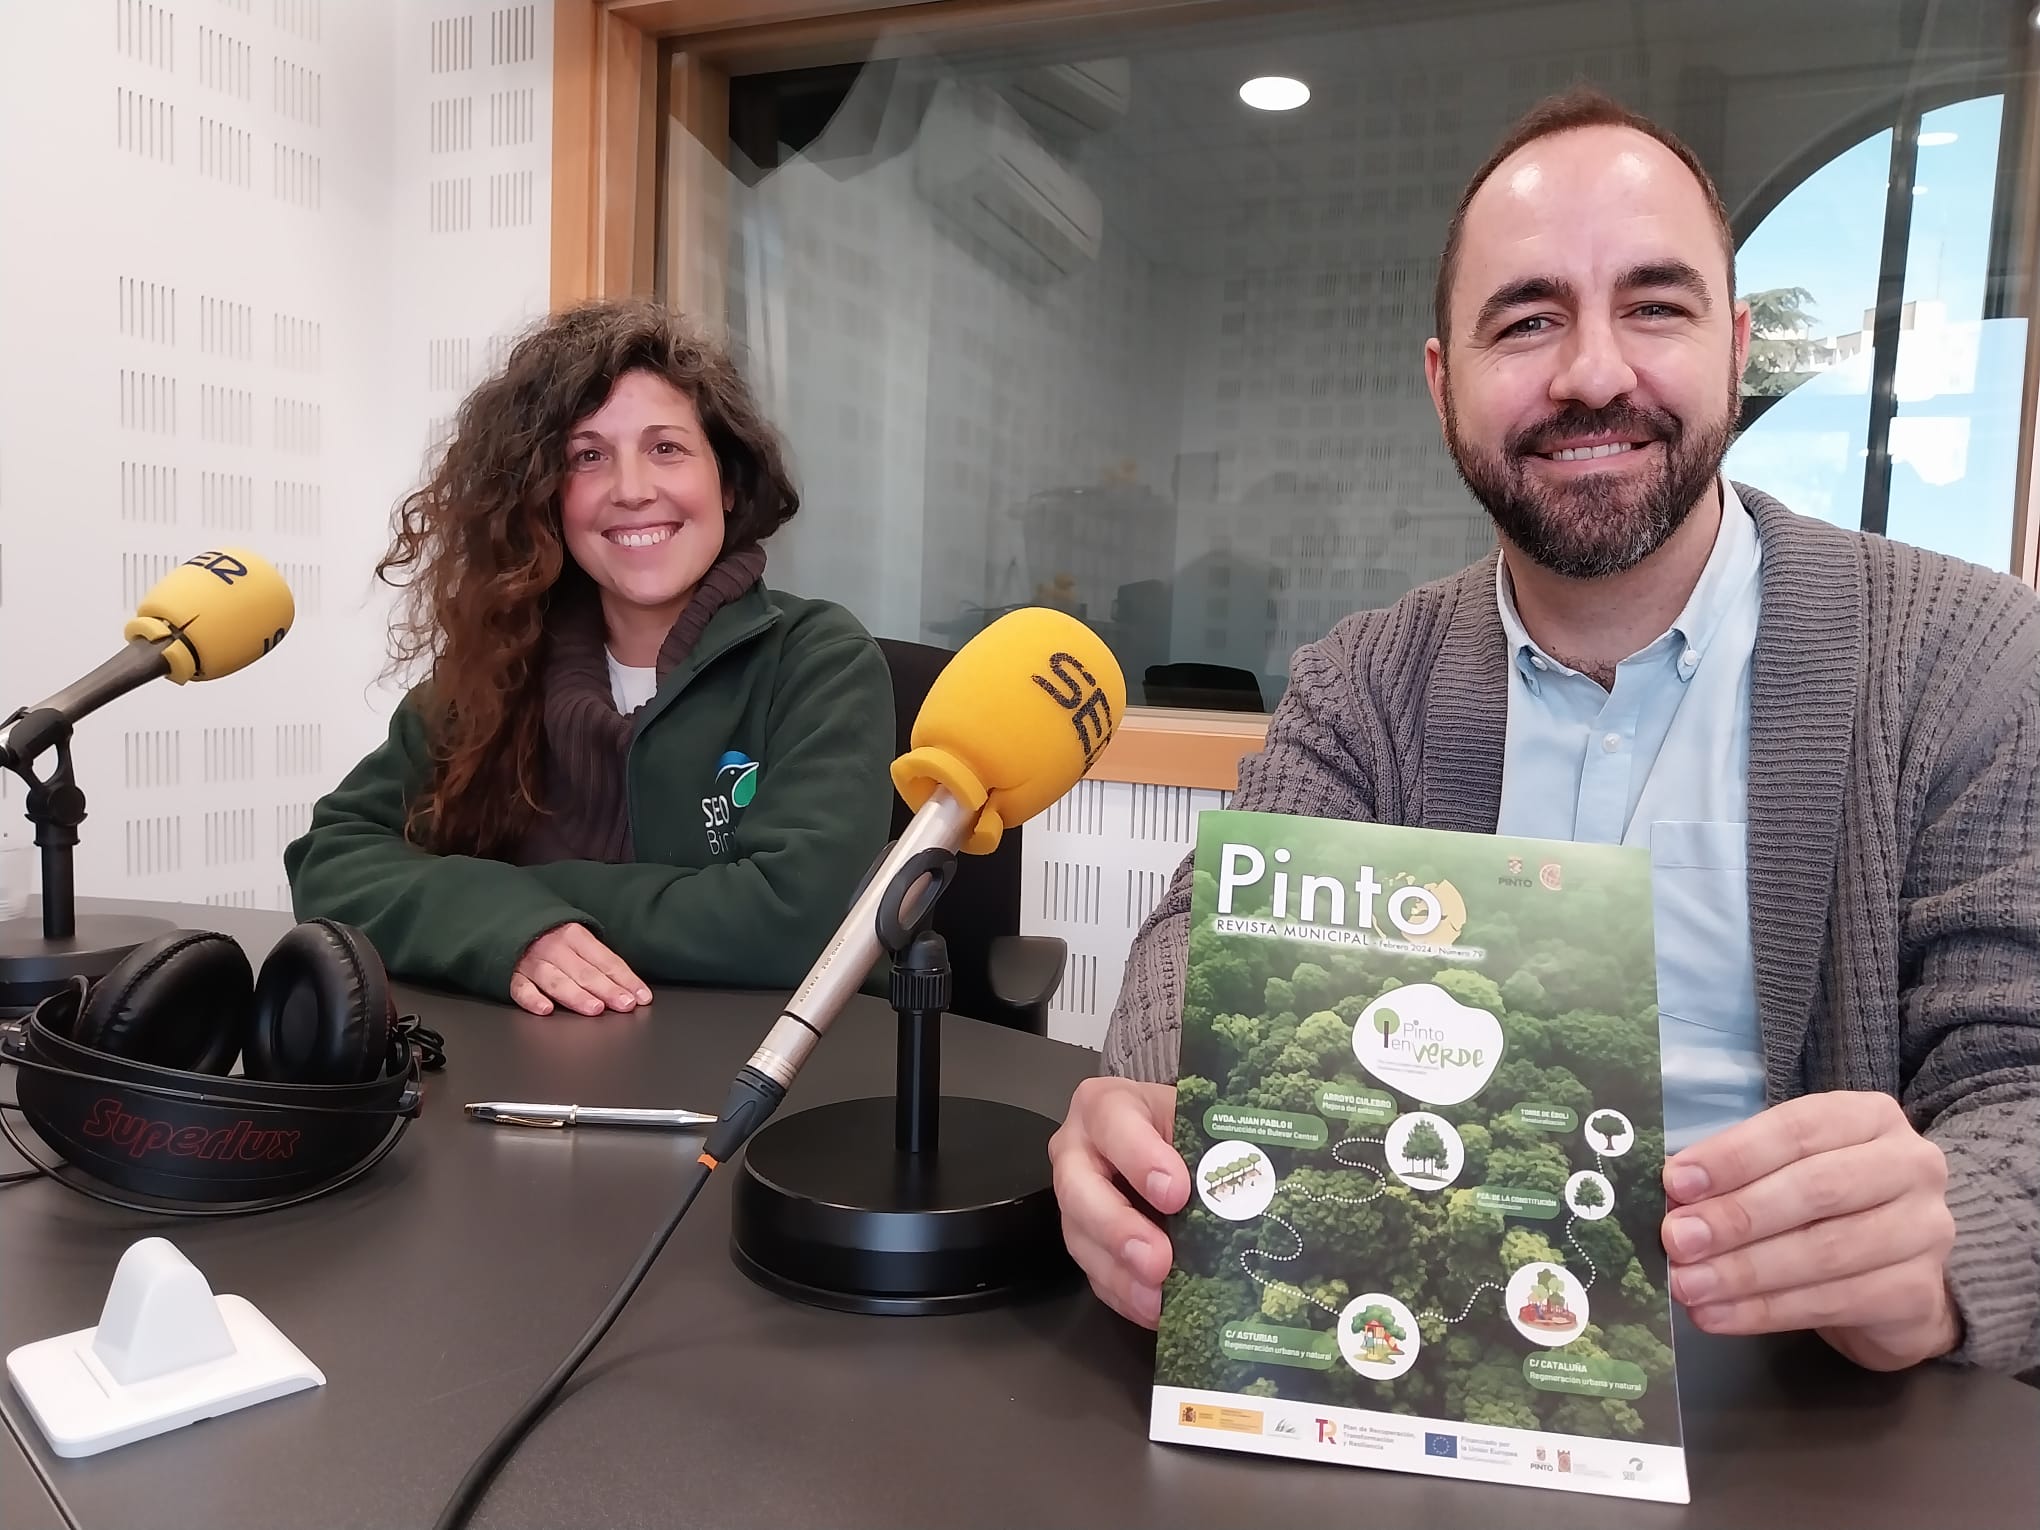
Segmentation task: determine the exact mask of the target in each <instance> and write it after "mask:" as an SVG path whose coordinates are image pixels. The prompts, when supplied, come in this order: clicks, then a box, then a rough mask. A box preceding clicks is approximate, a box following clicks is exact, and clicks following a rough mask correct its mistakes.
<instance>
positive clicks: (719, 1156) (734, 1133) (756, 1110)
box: [701, 1064, 786, 1169]
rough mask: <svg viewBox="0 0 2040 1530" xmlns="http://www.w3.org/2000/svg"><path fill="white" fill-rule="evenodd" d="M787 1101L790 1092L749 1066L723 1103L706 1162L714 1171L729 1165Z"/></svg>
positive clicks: (733, 1082) (706, 1149) (704, 1154)
mask: <svg viewBox="0 0 2040 1530" xmlns="http://www.w3.org/2000/svg"><path fill="white" fill-rule="evenodd" d="M785 1098H786V1091H785V1090H784V1089H782V1088H781V1087H780V1086H779V1085H778V1084H777V1083H776V1082H774V1081H773V1080H772V1079H770V1078H768V1077H766V1076H765V1075H764V1074H763V1073H760V1072H759V1071H758V1070H757V1069H756V1068H753V1067H751V1066H750V1065H749V1064H746V1065H745V1066H744V1067H743V1068H742V1069H741V1070H740V1071H739V1072H738V1074H737V1076H736V1077H735V1078H734V1079H733V1080H731V1082H730V1093H729V1098H728V1099H726V1100H724V1101H723V1108H722V1111H721V1113H720V1114H719V1115H718V1116H717V1117H716V1123H715V1130H713V1131H712V1132H710V1133H709V1135H708V1143H707V1145H706V1146H705V1147H704V1148H703V1149H702V1153H701V1158H702V1161H703V1162H704V1163H706V1164H707V1165H708V1166H709V1167H710V1168H711V1169H714V1168H717V1167H719V1166H721V1165H722V1164H725V1163H727V1162H729V1160H730V1159H731V1158H733V1157H735V1156H736V1153H737V1150H738V1149H739V1148H741V1147H743V1145H744V1144H745V1143H746V1142H748V1141H750V1140H751V1133H753V1132H755V1131H756V1130H757V1129H758V1128H759V1127H761V1126H763V1125H764V1124H765V1123H766V1122H767V1121H768V1120H770V1119H771V1116H772V1112H773V1111H775V1110H777V1109H778V1108H779V1102H780V1101H781V1100H783V1099H785Z"/></svg>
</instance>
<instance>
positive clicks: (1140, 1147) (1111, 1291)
mask: <svg viewBox="0 0 2040 1530" xmlns="http://www.w3.org/2000/svg"><path fill="white" fill-rule="evenodd" d="M1175 1119H1176V1090H1175V1087H1174V1086H1173V1085H1170V1084H1136V1083H1134V1082H1133V1081H1132V1080H1131V1079H1124V1078H1087V1079H1085V1080H1084V1081H1083V1082H1082V1083H1081V1084H1079V1085H1077V1092H1076V1095H1075V1096H1074V1097H1073V1098H1072V1099H1071V1100H1070V1113H1069V1116H1068V1118H1067V1119H1066V1120H1065V1121H1064V1122H1063V1124H1062V1126H1061V1127H1060V1128H1059V1129H1058V1130H1057V1132H1056V1134H1055V1135H1054V1136H1053V1137H1051V1138H1049V1140H1048V1160H1049V1163H1050V1165H1051V1166H1052V1167H1053V1169H1054V1172H1055V1198H1056V1201H1057V1203H1058V1204H1059V1205H1060V1206H1061V1207H1062V1227H1063V1242H1065V1243H1066V1244H1068V1245H1069V1250H1070V1256H1071V1257H1072V1258H1074V1259H1075V1260H1076V1261H1077V1264H1078V1266H1079V1267H1080V1268H1081V1269H1082V1270H1083V1272H1084V1273H1085V1274H1086V1275H1088V1276H1089V1277H1090V1278H1091V1289H1092V1290H1093V1291H1095V1292H1097V1293H1098V1296H1099V1299H1100V1300H1101V1301H1103V1302H1104V1303H1105V1305H1106V1306H1108V1307H1110V1308H1111V1309H1112V1310H1113V1311H1114V1312H1117V1313H1118V1314H1119V1315H1120V1316H1121V1317H1126V1318H1131V1319H1132V1320H1133V1321H1134V1322H1136V1323H1138V1324H1140V1325H1141V1326H1142V1327H1143V1328H1152V1327H1154V1326H1155V1322H1156V1320H1157V1319H1158V1318H1160V1316H1161V1312H1162V1281H1163V1280H1164V1279H1165V1278H1166V1277H1167V1275H1168V1273H1169V1259H1170V1255H1169V1239H1168V1235H1167V1234H1165V1233H1164V1232H1163V1231H1162V1230H1161V1229H1160V1228H1159V1227H1157V1226H1155V1224H1154V1223H1153V1222H1152V1221H1150V1220H1149V1219H1148V1218H1147V1217H1146V1216H1145V1215H1143V1214H1142V1213H1141V1212H1140V1211H1139V1210H1138V1209H1137V1208H1136V1207H1135V1206H1134V1204H1133V1202H1131V1201H1130V1200H1128V1199H1127V1194H1126V1189H1125V1187H1126V1186H1127V1185H1132V1186H1134V1187H1135V1190H1136V1191H1137V1193H1138V1194H1139V1195H1141V1196H1142V1197H1143V1198H1144V1199H1145V1200H1146V1201H1147V1203H1148V1204H1149V1205H1151V1206H1153V1207H1154V1208H1155V1209H1156V1210H1157V1211H1165V1212H1167V1211H1178V1210H1181V1209H1182V1206H1183V1203H1184V1202H1185V1201H1186V1200H1188V1199H1189V1198H1190V1171H1189V1170H1188V1169H1187V1168H1185V1167H1184V1166H1183V1158H1182V1155H1181V1154H1179V1153H1178V1152H1177V1151H1176V1149H1175V1147H1174V1146H1173V1145H1172V1144H1171V1143H1170V1141H1169V1133H1170V1130H1171V1128H1172V1126H1173V1125H1174V1122H1175ZM1115 1176H1116V1178H1115Z"/></svg>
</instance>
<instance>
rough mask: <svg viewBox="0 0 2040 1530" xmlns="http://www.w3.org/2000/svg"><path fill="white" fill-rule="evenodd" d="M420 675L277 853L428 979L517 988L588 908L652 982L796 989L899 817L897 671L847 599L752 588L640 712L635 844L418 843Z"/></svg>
mask: <svg viewBox="0 0 2040 1530" xmlns="http://www.w3.org/2000/svg"><path fill="white" fill-rule="evenodd" d="M418 704H419V695H418V693H414V694H413V696H412V697H410V698H408V699H407V700H406V701H405V702H404V703H403V704H402V705H400V706H399V707H398V708H397V711H396V715H395V717H394V718H393V719H392V721H391V723H390V736H389V739H388V741H387V742H386V743H384V744H383V745H382V746H381V747H380V748H378V749H377V750H376V751H375V752H374V753H372V754H370V755H369V756H368V758H367V759H365V760H363V761H362V762H361V763H360V764H359V765H357V766H355V767H354V769H353V770H352V771H351V772H349V773H348V775H347V778H346V779H345V780H343V781H342V782H341V783H340V785H339V787H338V788H337V789H335V790H334V791H333V792H332V793H331V794H329V795H328V796H326V797H325V798H323V799H322V800H321V801H320V802H319V804H318V805H317V807H315V808H314V809H313V812H312V824H311V828H310V829H308V830H307V831H306V832H305V834H304V836H303V837H302V838H300V839H298V840H296V841H295V842H293V843H292V844H291V845H290V846H289V848H288V849H286V850H285V851H284V866H285V870H286V871H287V873H288V875H289V877H290V886H291V897H292V902H293V904H294V906H295V909H296V913H297V917H298V918H300V919H307V918H311V917H313V916H315V915H324V916H326V917H328V918H333V919H339V920H343V921H345V922H346V923H349V924H352V925H356V926H358V927H359V928H361V929H362V930H363V931H365V932H366V933H367V935H368V937H369V938H370V939H371V940H372V941H374V943H375V946H376V949H377V950H379V951H380V952H381V953H382V956H383V960H384V961H385V963H387V965H388V966H389V968H390V971H391V972H392V973H393V974H395V975H396V976H398V977H401V978H406V979H409V980H411V981H414V982H422V983H431V984H438V985H441V986H447V987H454V988H461V989H465V990H467V991H469V992H471V993H475V994H480V995H483V996H485V997H488V998H494V999H500V998H504V997H506V996H507V994H508V992H509V987H510V975H511V972H512V970H513V969H514V968H515V966H516V964H517V960H518V958H519V957H520V956H521V955H522V954H523V952H524V949H525V948H526V947H527V946H529V945H530V944H531V942H532V941H533V940H535V939H537V938H538V937H539V936H540V935H542V934H544V933H545V932H546V931H547V930H550V929H553V928H555V927H556V926H559V925H562V924H573V923H579V924H584V925H586V926H587V927H588V928H589V929H590V930H592V931H594V933H595V934H596V935H597V936H598V937H599V938H600V939H601V940H602V941H603V942H604V943H605V944H607V945H608V946H609V947H610V948H611V949H612V950H614V951H615V952H616V953H617V954H618V955H619V956H621V957H622V958H623V959H624V960H625V961H626V962H628V963H629V964H630V966H631V968H632V970H634V971H635V972H636V973H637V974H638V976H639V977H641V978H643V979H644V980H645V981H646V982H649V983H702V984H716V985H725V986H732V987H743V986H749V987H769V988H778V987H788V986H791V985H793V984H795V983H798V982H799V981H800V979H801V978H802V977H803V976H804V975H805V974H806V972H807V970H808V968H809V966H810V965H812V963H813V961H814V959H815V957H816V956H817V955H819V954H820V952H821V949H822V947H823V946H824V945H825V944H826V943H827V941H828V938H829V936H830V935H832V934H833V933H834V932H835V929H836V926H837V925H838V924H839V923H840V922H841V920H842V917H843V914H844V911H845V910H846V909H847V908H848V907H849V904H850V900H851V898H852V896H853V895H854V893H855V891H856V888H857V883H858V881H859V879H860V878H861V877H862V876H863V875H864V873H865V871H866V869H867V868H868V867H869V866H870V864H871V862H872V860H873V858H874V857H875V856H876V855H877V854H878V851H879V849H880V848H881V847H882V846H883V845H884V843H885V840H886V836H887V831H888V827H889V824H890V820H891V805H892V785H891V781H890V778H889V776H888V774H887V766H888V764H889V763H890V760H891V756H892V745H893V700H892V681H891V677H890V675H889V674H888V672H887V669H886V664H885V659H884V656H883V655H882V654H881V653H880V651H879V648H878V644H877V643H876V642H875V641H873V639H872V638H871V636H870V634H869V633H867V632H866V631H865V630H864V629H863V627H862V626H860V625H859V624H858V622H857V619H856V618H855V617H853V616H851V615H850V613H849V612H847V611H845V610H843V609H842V608H841V607H840V606H835V605H831V604H829V603H828V602H826V601H815V600H802V599H799V598H798V597H796V596H792V595H784V594H780V593H778V592H777V591H773V590H768V589H766V588H764V587H763V586H762V585H760V586H754V587H753V588H752V589H751V590H749V591H748V592H747V593H745V594H743V595H741V596H738V597H737V598H736V599H734V600H732V601H731V602H730V603H729V604H728V605H726V606H725V607H723V608H722V609H721V610H720V611H718V612H717V613H716V614H715V616H714V617H713V618H712V619H711V620H710V622H709V624H708V627H707V629H706V630H705V631H704V632H703V634H702V637H701V639H700V641H699V642H698V643H697V644H696V645H695V647H694V650H693V651H692V652H691V653H690V654H689V655H688V656H687V657H686V658H685V659H684V660H682V661H681V662H680V663H679V664H678V665H676V666H675V667H674V668H673V669H672V670H671V671H669V672H668V673H667V674H666V676H665V678H664V679H663V680H662V681H661V682H660V685H659V690H658V694H657V695H656V696H654V697H653V699H652V700H651V701H650V702H648V703H647V704H646V705H645V706H644V707H643V708H642V709H641V710H640V711H639V712H638V714H637V718H636V726H635V729H634V731H633V733H632V735H631V744H630V756H629V762H628V775H629V790H630V826H631V840H632V846H633V851H634V854H635V856H636V860H635V861H634V862H632V863H629V864H624V865H610V864H607V863H604V862H600V861H556V862H552V863H549V864H544V865H535V866H513V865H509V864H507V863H505V862H502V861H492V860H482V859H478V858H475V857H473V856H462V855H433V854H429V853H427V852H426V851H424V850H420V849H418V848H417V847H416V846H414V845H411V844H409V843H407V842H406V841H405V839H404V835H403V826H404V820H405V813H406V808H407V804H408V802H409V800H410V798H411V795H412V794H413V793H414V792H416V791H417V790H418V789H419V788H420V787H421V786H422V784H423V782H424V780H425V772H426V765H427V759H428V755H427V743H426V727H425V719H424V718H423V717H422V716H421V715H420V713H419V711H418Z"/></svg>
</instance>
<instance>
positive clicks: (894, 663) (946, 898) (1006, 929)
mask: <svg viewBox="0 0 2040 1530" xmlns="http://www.w3.org/2000/svg"><path fill="white" fill-rule="evenodd" d="M878 646H879V648H880V649H881V650H882V651H883V652H884V654H885V662H886V664H887V666H888V667H889V668H890V669H891V670H892V683H893V719H894V733H895V735H896V739H895V742H896V745H897V751H898V753H900V754H905V753H906V752H907V750H908V749H909V748H911V747H912V744H911V742H910V737H911V735H912V733H913V728H914V719H915V718H916V717H917V716H919V715H920V711H921V703H922V702H923V701H924V700H926V699H927V695H928V690H929V687H931V686H932V685H934V683H935V677H936V676H937V675H939V674H941V673H942V668H943V666H944V665H946V664H947V663H948V662H949V661H950V659H952V658H953V657H955V656H954V655H953V654H951V653H950V652H949V651H948V650H946V649H942V648H932V647H929V646H928V645H927V644H925V643H908V642H902V641H899V640H897V639H894V638H880V639H879V642H878ZM912 816H913V815H912V814H911V813H910V812H909V811H908V810H907V805H906V803H904V802H902V801H901V800H900V799H899V798H898V797H897V796H895V797H894V798H893V821H892V832H893V836H894V837H895V838H897V837H898V836H899V835H900V833H901V831H902V830H904V829H905V828H906V826H907V821H908V820H909V819H910V818H911V817H912ZM956 860H957V866H956V878H955V880H954V881H952V882H951V883H950V884H949V890H948V891H947V892H945V893H944V894H943V895H942V901H941V902H939V903H937V904H936V905H935V920H934V924H935V929H936V931H937V932H938V933H939V934H940V935H941V936H942V938H943V940H944V941H946V942H947V943H948V945H949V965H950V968H951V970H952V972H953V973H954V975H955V976H954V995H953V997H952V999H951V1002H950V1005H949V1008H950V1011H951V1012H952V1013H954V1014H959V1015H968V1016H969V1017H970V1018H971V1019H973V1020H989V1021H991V1022H992V1023H993V1024H995V1025H1009V1026H1012V1027H1013V1028H1014V1029H1015V1030H1022V1031H1032V1032H1034V1034H1035V1035H1037V1036H1045V1035H1047V1034H1048V1001H1049V1000H1050V999H1051V998H1053V997H1054V996H1055V991H1056V988H1057V986H1058V985H1059V984H1060V983H1061V982H1062V975H1063V967H1064V966H1065V965H1066V963H1067V961H1068V956H1069V948H1068V947H1067V946H1065V945H1064V944H1063V942H1062V941H1060V940H1057V939H1056V938H1054V937H1053V936H1047V935H1022V934H1020V933H1019V930H1020V830H1019V829H1018V828H1017V827H1016V828H1011V829H1008V830H1007V831H1006V833H1005V837H1004V838H1002V839H1001V840H1000V841H999V848H998V849H996V850H994V851H993V852H992V853H991V854H990V855H959V856H958V857H957V858H956Z"/></svg>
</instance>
